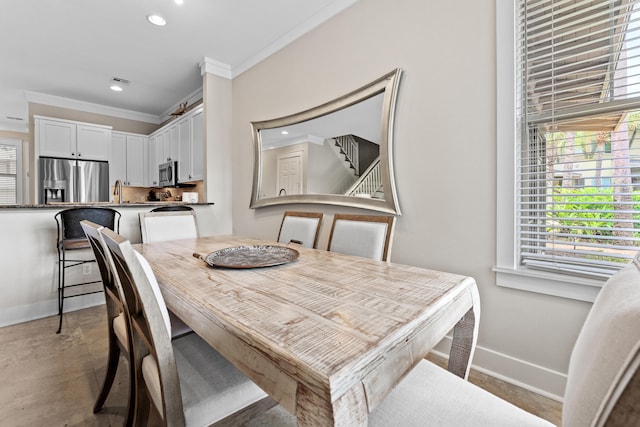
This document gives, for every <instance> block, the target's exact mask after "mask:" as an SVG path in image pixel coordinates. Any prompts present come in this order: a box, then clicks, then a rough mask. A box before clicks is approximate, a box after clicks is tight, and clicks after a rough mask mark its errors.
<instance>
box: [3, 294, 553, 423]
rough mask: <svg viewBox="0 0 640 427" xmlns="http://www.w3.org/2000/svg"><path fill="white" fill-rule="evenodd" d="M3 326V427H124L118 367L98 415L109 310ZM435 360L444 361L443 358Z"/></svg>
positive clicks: (503, 389) (545, 409)
mask: <svg viewBox="0 0 640 427" xmlns="http://www.w3.org/2000/svg"><path fill="white" fill-rule="evenodd" d="M57 326H58V317H57V316H53V317H48V318H45V319H40V320H34V321H32V322H26V323H22V324H19V325H14V326H7V327H4V328H0V384H2V386H1V387H0V426H11V427H14V426H16V427H17V426H69V427H71V426H120V425H122V423H123V420H124V414H125V412H126V404H127V370H126V363H120V366H119V368H118V374H117V377H116V381H115V384H114V386H113V388H112V390H111V393H110V395H109V397H108V398H107V402H106V404H105V409H103V410H102V412H100V413H99V414H93V404H94V400H95V397H96V396H97V394H98V391H99V390H100V387H101V386H102V380H103V378H104V373H105V367H106V355H107V338H106V311H105V308H104V306H98V307H93V308H88V309H85V310H79V311H75V312H71V313H66V314H65V315H64V323H63V326H62V332H61V333H60V334H56V333H55V331H56V329H57ZM430 359H432V360H434V361H436V362H438V359H437V358H432V357H430ZM470 380H471V381H472V382H474V383H476V384H478V385H480V386H481V387H483V388H485V389H487V390H488V391H490V392H491V393H494V394H496V395H498V396H500V397H502V398H503V399H505V400H509V401H511V402H512V403H514V404H515V405H517V406H520V407H522V408H524V409H525V410H527V411H529V412H532V413H534V414H537V415H539V416H541V417H543V418H546V419H548V420H549V421H551V422H553V423H554V424H556V425H560V416H561V415H560V414H561V405H560V403H558V402H556V401H553V400H551V399H547V398H545V397H542V396H539V395H537V394H535V393H531V392H529V391H526V390H524V389H521V388H519V387H516V386H513V385H510V384H507V383H505V382H503V381H499V380H497V379H495V378H492V377H489V376H487V375H485V374H482V373H479V372H475V371H473V372H472V373H471V376H470Z"/></svg>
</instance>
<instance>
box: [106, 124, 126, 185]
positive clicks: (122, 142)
mask: <svg viewBox="0 0 640 427" xmlns="http://www.w3.org/2000/svg"><path fill="white" fill-rule="evenodd" d="M116 179H119V180H120V181H122V182H123V183H124V182H126V180H127V138H126V136H125V135H123V134H120V133H116V132H113V133H112V134H111V157H110V158H109V182H110V183H111V185H113V184H114V183H115V182H116Z"/></svg>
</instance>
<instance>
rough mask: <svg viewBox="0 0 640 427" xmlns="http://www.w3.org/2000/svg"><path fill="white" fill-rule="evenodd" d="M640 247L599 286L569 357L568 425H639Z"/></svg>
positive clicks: (565, 412) (565, 426)
mask: <svg viewBox="0 0 640 427" xmlns="http://www.w3.org/2000/svg"><path fill="white" fill-rule="evenodd" d="M639 365H640V253H639V255H637V256H636V258H635V259H634V260H633V261H632V262H631V263H630V265H628V266H627V267H625V268H624V269H622V270H621V271H619V272H617V273H616V274H614V275H613V276H612V277H611V278H610V279H609V280H608V281H607V282H606V283H605V285H604V286H603V288H602V289H601V290H600V293H599V295H598V297H597V298H596V300H595V302H594V304H593V307H592V308H591V311H590V312H589V315H588V316H587V319H586V321H585V323H584V325H583V327H582V330H581V331H580V334H579V335H578V339H577V341H576V345H575V347H574V349H573V352H572V354H571V359H570V362H569V374H568V378H567V388H566V390H565V398H564V404H563V408H562V412H563V413H562V425H563V427H578V426H603V425H605V424H606V425H629V426H631V425H636V426H637V425H640V407H639V406H638V399H639V398H640V374H639V373H638V372H639V371H638V366H639Z"/></svg>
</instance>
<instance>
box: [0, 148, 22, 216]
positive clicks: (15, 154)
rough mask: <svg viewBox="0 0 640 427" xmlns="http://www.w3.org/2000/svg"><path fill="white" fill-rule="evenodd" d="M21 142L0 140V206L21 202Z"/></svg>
mask: <svg viewBox="0 0 640 427" xmlns="http://www.w3.org/2000/svg"><path fill="white" fill-rule="evenodd" d="M21 176H22V142H21V141H19V140H12V139H3V138H0V204H1V205H15V204H18V203H21V202H22V198H21V194H22V192H21V189H22V185H21V179H20V177H21Z"/></svg>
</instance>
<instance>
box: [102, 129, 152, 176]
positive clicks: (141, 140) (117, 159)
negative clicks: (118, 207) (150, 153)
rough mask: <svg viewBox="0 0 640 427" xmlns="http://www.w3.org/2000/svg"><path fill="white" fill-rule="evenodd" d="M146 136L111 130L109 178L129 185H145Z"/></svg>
mask: <svg viewBox="0 0 640 427" xmlns="http://www.w3.org/2000/svg"><path fill="white" fill-rule="evenodd" d="M146 139H147V138H146V136H144V135H137V134H129V133H124V132H113V134H112V138H111V158H110V160H109V179H110V181H111V183H112V184H113V183H115V181H116V179H119V180H120V181H122V184H123V185H126V186H130V187H144V186H145V185H146V174H145V172H146V169H147V168H146V163H147V162H146V159H147V156H145V151H146V150H145V145H146Z"/></svg>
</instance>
